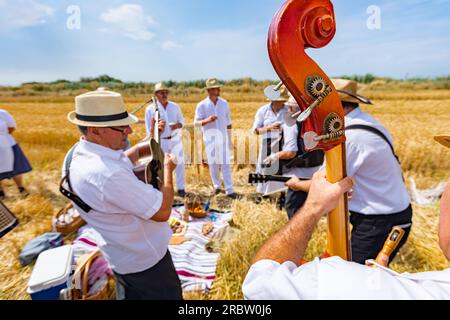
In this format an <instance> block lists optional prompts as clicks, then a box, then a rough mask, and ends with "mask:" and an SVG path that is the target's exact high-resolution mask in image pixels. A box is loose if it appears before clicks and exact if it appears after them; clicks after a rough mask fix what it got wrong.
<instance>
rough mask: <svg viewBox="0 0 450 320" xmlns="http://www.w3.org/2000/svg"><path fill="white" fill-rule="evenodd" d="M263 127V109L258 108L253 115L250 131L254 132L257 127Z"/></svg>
mask: <svg viewBox="0 0 450 320" xmlns="http://www.w3.org/2000/svg"><path fill="white" fill-rule="evenodd" d="M263 127H264V110H263V109H259V110H258V112H256V115H255V121H254V122H253V127H252V131H253V132H255V131H256V129H258V128H263Z"/></svg>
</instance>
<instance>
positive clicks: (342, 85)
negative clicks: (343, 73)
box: [331, 79, 372, 104]
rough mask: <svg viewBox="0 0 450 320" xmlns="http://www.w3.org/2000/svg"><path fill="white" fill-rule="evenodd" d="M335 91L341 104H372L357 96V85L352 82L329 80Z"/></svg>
mask: <svg viewBox="0 0 450 320" xmlns="http://www.w3.org/2000/svg"><path fill="white" fill-rule="evenodd" d="M331 81H332V82H333V84H334V86H335V87H336V90H337V91H338V92H339V96H340V97H341V101H342V102H352V103H364V104H372V101H370V100H369V99H367V98H366V97H363V96H361V95H359V94H358V93H357V92H358V83H357V82H356V81H353V80H346V79H331Z"/></svg>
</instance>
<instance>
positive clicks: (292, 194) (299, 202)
mask: <svg viewBox="0 0 450 320" xmlns="http://www.w3.org/2000/svg"><path fill="white" fill-rule="evenodd" d="M306 198H308V194H307V193H306V192H303V191H292V190H290V189H289V190H288V192H287V196H286V211H287V214H288V217H289V220H291V219H292V218H293V217H294V215H295V214H296V213H297V211H298V209H300V208H301V207H302V206H303V204H304V203H305V201H306Z"/></svg>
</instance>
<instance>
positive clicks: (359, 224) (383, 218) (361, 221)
mask: <svg viewBox="0 0 450 320" xmlns="http://www.w3.org/2000/svg"><path fill="white" fill-rule="evenodd" d="M350 213H351V215H350V222H351V224H352V226H353V230H352V236H351V241H352V260H353V261H354V262H357V263H360V264H365V262H366V260H369V259H375V258H376V257H377V255H378V253H379V252H380V251H381V249H383V245H384V243H385V242H386V240H387V238H388V236H389V234H390V233H391V231H392V228H393V227H395V226H402V225H406V224H410V223H412V207H411V205H410V206H409V207H408V208H407V209H406V210H404V211H402V212H399V213H396V214H389V215H364V214H360V213H357V212H350ZM404 230H405V235H404V236H403V239H402V240H401V241H400V244H399V246H398V247H397V249H395V251H394V252H393V253H392V255H391V257H390V259H389V263H391V262H392V260H393V259H394V257H395V256H396V255H397V253H398V251H399V250H400V248H401V247H402V246H403V245H404V244H405V242H406V240H407V239H408V236H409V233H410V231H411V227H408V228H404Z"/></svg>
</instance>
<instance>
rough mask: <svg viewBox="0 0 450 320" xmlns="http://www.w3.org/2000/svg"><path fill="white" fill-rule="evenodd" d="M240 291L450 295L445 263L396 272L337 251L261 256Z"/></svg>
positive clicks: (309, 296) (265, 295) (256, 294)
mask: <svg viewBox="0 0 450 320" xmlns="http://www.w3.org/2000/svg"><path fill="white" fill-rule="evenodd" d="M242 291H243V293H244V296H245V298H246V299H249V300H298V299H300V300H344V299H348V300H430V299H439V300H449V299H450V269H447V270H444V271H431V272H421V273H415V274H408V273H405V274H399V273H396V272H394V271H392V270H389V269H386V268H382V267H381V268H380V267H376V268H372V267H368V266H364V265H360V264H357V263H354V262H347V261H344V260H342V259H341V258H339V257H333V258H328V259H322V260H320V259H315V260H314V261H312V262H309V263H307V264H305V265H303V266H300V267H297V266H296V265H295V264H294V263H293V262H286V263H283V264H279V263H277V262H275V261H272V260H262V261H258V262H257V263H256V264H254V265H253V266H252V267H251V268H250V270H249V272H248V274H247V277H246V279H245V281H244V284H243V286H242Z"/></svg>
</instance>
